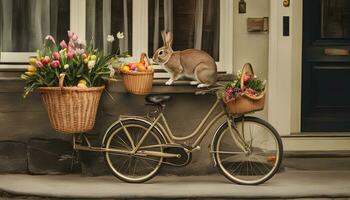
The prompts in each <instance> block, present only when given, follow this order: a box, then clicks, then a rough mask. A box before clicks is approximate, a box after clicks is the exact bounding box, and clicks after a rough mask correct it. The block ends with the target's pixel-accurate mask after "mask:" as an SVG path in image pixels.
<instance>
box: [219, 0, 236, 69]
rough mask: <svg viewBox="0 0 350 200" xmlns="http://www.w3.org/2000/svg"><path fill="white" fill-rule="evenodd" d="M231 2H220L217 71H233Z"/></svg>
mask: <svg viewBox="0 0 350 200" xmlns="http://www.w3.org/2000/svg"><path fill="white" fill-rule="evenodd" d="M233 2H234V1H232V0H221V1H220V45H219V46H220V47H219V51H220V52H219V62H217V66H218V71H226V72H228V73H232V71H233Z"/></svg>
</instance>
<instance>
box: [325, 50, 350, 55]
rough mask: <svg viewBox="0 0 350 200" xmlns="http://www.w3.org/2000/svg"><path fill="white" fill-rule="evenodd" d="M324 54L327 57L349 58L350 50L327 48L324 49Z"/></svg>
mask: <svg viewBox="0 0 350 200" xmlns="http://www.w3.org/2000/svg"><path fill="white" fill-rule="evenodd" d="M324 54H325V55H326V56H349V55H350V52H349V49H341V48H327V49H324Z"/></svg>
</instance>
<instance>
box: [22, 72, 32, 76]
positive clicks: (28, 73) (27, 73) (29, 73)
mask: <svg viewBox="0 0 350 200" xmlns="http://www.w3.org/2000/svg"><path fill="white" fill-rule="evenodd" d="M24 73H25V74H26V75H27V76H31V75H33V74H34V73H33V72H24Z"/></svg>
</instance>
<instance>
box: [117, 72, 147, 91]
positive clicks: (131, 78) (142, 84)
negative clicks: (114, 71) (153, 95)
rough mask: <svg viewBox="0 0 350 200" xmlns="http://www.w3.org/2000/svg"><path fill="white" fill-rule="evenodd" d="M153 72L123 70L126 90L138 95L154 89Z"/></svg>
mask: <svg viewBox="0 0 350 200" xmlns="http://www.w3.org/2000/svg"><path fill="white" fill-rule="evenodd" d="M153 74H154V73H153V71H152V72H123V81H124V85H125V88H126V90H128V91H129V92H131V93H133V94H137V95H147V94H149V93H150V92H151V91H152V85H153Z"/></svg>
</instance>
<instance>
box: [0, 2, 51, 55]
mask: <svg viewBox="0 0 350 200" xmlns="http://www.w3.org/2000/svg"><path fill="white" fill-rule="evenodd" d="M0 4H1V6H0V7H1V10H0V11H1V12H0V15H1V17H0V19H1V30H0V32H1V33H0V35H1V48H2V49H1V51H5V52H13V51H14V52H16V51H35V49H38V48H40V46H41V44H42V42H43V39H44V37H45V36H46V35H48V34H52V35H53V36H55V37H56V34H57V23H58V0H50V1H48V0H26V1H23V0H0Z"/></svg>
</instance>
